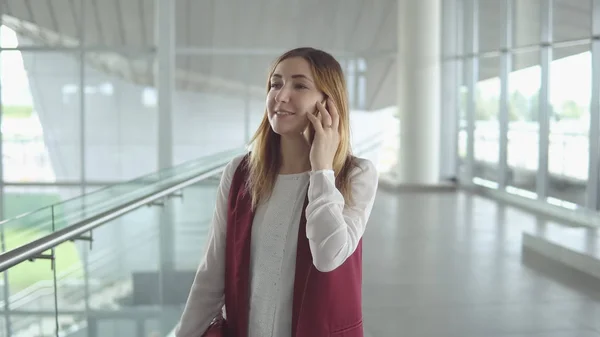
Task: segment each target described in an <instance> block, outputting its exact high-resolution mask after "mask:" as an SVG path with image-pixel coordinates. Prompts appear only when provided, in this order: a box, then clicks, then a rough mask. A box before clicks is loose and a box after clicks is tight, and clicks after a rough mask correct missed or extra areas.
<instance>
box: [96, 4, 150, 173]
mask: <svg viewBox="0 0 600 337" xmlns="http://www.w3.org/2000/svg"><path fill="white" fill-rule="evenodd" d="M136 3H137V2H136ZM153 62H154V58H153V57H152V55H144V54H141V55H136V56H130V57H125V56H123V55H120V56H116V55H114V54H110V53H89V54H88V57H87V58H86V67H85V150H86V153H85V155H86V157H85V166H86V179H87V181H109V182H118V181H125V180H130V179H132V178H135V177H140V176H142V175H145V174H148V173H151V172H155V171H156V170H157V169H158V167H157V162H158V161H157V153H158V150H157V139H156V137H157V136H156V134H157V133H156V130H157V125H158V115H157V108H156V106H157V105H156V104H157V97H156V95H157V93H156V89H155V87H154V86H153V84H152V82H153V76H154V72H153V69H154V68H153Z"/></svg>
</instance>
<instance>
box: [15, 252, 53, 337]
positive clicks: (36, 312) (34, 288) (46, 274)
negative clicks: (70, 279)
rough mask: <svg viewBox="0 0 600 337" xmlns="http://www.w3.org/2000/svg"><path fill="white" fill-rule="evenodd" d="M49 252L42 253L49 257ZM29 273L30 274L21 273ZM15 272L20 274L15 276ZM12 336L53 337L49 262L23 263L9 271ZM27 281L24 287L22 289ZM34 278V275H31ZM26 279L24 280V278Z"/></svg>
mask: <svg viewBox="0 0 600 337" xmlns="http://www.w3.org/2000/svg"><path fill="white" fill-rule="evenodd" d="M49 253H50V251H48V252H45V254H49ZM23 269H29V272H30V273H31V274H29V273H27V274H26V273H24V272H22V270H23ZM17 270H20V271H19V272H17ZM8 274H9V287H10V300H9V307H10V310H11V312H12V311H17V312H18V313H11V315H10V323H11V331H12V334H11V336H22V335H30V336H52V335H54V334H55V333H54V332H55V325H56V324H55V322H56V321H55V315H54V312H55V305H54V273H53V271H52V262H51V261H50V260H45V259H42V260H35V262H29V261H25V262H22V263H21V264H19V265H17V266H15V267H13V268H11V269H10V270H8ZM17 274H18V275H20V277H22V278H24V279H25V278H26V279H27V284H28V285H27V286H26V287H22V285H23V280H21V279H17V278H16V277H15V276H13V275H17ZM32 274H33V275H32ZM25 275H27V276H25Z"/></svg>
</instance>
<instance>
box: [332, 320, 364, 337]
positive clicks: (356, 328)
mask: <svg viewBox="0 0 600 337" xmlns="http://www.w3.org/2000/svg"><path fill="white" fill-rule="evenodd" d="M330 336H335V337H363V321H362V320H360V321H359V322H357V323H354V324H352V325H350V326H347V327H345V328H342V329H338V330H336V331H332V332H331V334H330Z"/></svg>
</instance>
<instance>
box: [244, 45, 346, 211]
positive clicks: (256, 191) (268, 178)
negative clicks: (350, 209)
mask: <svg viewBox="0 0 600 337" xmlns="http://www.w3.org/2000/svg"><path fill="white" fill-rule="evenodd" d="M292 57H301V58H303V59H304V60H306V61H307V62H308V64H309V65H310V68H311V70H312V74H313V76H314V79H315V84H316V86H317V89H319V90H320V91H322V92H323V93H324V94H325V95H326V96H327V97H329V98H331V99H332V100H333V102H334V104H335V106H336V107H337V110H338V113H339V132H340V143H339V145H338V149H337V151H336V153H335V156H334V158H333V171H334V173H335V176H336V179H335V183H336V187H337V188H338V189H339V190H340V192H341V193H342V195H343V196H344V199H345V200H346V202H351V199H352V196H351V188H350V172H351V170H352V169H353V168H354V166H355V165H356V163H355V160H354V157H353V156H352V149H351V145H350V118H349V115H348V113H349V108H348V94H347V91H346V81H345V79H344V73H343V71H342V67H341V66H340V64H339V63H338V61H337V60H336V59H335V58H334V57H333V56H331V55H330V54H328V53H326V52H324V51H321V50H318V49H314V48H297V49H292V50H290V51H288V52H286V53H284V54H283V55H281V56H279V58H277V60H276V61H275V62H274V63H273V65H272V66H271V69H270V71H269V76H268V77H267V92H268V91H269V90H270V85H269V81H270V78H271V76H272V75H273V72H274V71H275V68H276V67H277V65H278V64H279V63H280V62H282V61H283V60H285V59H288V58H292ZM308 132H309V134H308V136H309V139H310V140H311V141H312V140H313V139H314V129H313V128H312V125H310V127H309V129H308ZM280 140H281V136H280V135H278V134H277V133H275V132H274V131H273V129H271V125H270V123H269V118H268V115H267V113H266V111H265V114H264V117H263V119H262V122H261V123H260V126H259V127H258V130H257V131H256V133H255V134H254V136H253V137H252V139H251V142H250V143H251V144H252V151H251V153H250V157H249V160H248V162H247V164H248V172H249V179H248V180H247V181H248V189H249V191H250V193H251V196H252V208H253V209H255V208H256V206H257V205H258V203H259V202H261V201H262V200H264V199H266V198H268V197H269V196H270V194H271V191H272V190H273V186H274V185H275V181H276V179H277V175H278V173H279V168H280V167H281V154H280V150H279V145H280Z"/></svg>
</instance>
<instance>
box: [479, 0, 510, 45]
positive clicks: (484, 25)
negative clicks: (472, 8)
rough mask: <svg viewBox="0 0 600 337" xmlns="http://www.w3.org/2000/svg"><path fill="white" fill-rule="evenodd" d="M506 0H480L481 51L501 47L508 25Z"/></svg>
mask: <svg viewBox="0 0 600 337" xmlns="http://www.w3.org/2000/svg"><path fill="white" fill-rule="evenodd" d="M505 13H506V1H498V0H479V22H478V25H479V51H480V52H486V51H492V50H498V49H500V48H501V47H502V46H503V45H504V43H503V41H504V30H503V28H504V27H506V15H505Z"/></svg>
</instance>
